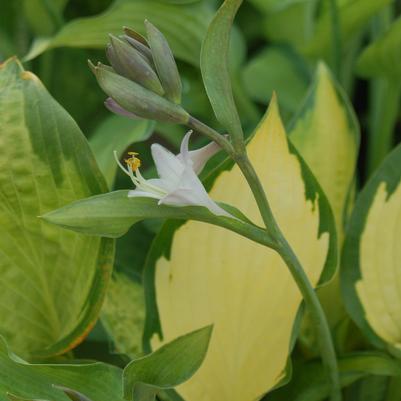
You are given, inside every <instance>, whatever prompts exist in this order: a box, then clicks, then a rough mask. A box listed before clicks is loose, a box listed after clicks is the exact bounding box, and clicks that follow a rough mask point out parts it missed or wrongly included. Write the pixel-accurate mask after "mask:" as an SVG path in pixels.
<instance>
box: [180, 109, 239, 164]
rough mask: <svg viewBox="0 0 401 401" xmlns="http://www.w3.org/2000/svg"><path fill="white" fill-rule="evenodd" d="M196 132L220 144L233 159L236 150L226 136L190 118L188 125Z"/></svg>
mask: <svg viewBox="0 0 401 401" xmlns="http://www.w3.org/2000/svg"><path fill="white" fill-rule="evenodd" d="M186 125H187V126H188V127H189V128H192V129H193V130H194V131H196V132H199V133H201V134H203V135H206V136H207V137H208V138H209V139H211V140H212V141H214V142H216V143H217V144H219V145H220V146H221V147H222V149H224V150H225V151H226V152H227V153H228V154H229V155H230V156H231V157H233V155H234V148H233V146H232V145H231V143H230V142H229V141H228V140H227V138H226V137H225V136H224V135H221V134H219V133H218V132H217V131H215V130H214V129H213V128H210V127H208V126H207V125H206V124H203V123H202V122H201V121H199V120H197V119H196V118H195V117H192V116H190V117H189V120H188V122H187V124H186Z"/></svg>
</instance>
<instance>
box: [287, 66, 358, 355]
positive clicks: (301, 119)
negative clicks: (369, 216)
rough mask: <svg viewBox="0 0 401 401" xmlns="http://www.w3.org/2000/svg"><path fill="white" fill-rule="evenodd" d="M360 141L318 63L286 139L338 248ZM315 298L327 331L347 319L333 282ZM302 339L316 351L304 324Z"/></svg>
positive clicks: (348, 108)
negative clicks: (323, 202)
mask: <svg viewBox="0 0 401 401" xmlns="http://www.w3.org/2000/svg"><path fill="white" fill-rule="evenodd" d="M359 136H360V134H359V125H358V121H357V119H356V116H355V114H354V111H353V109H352V105H351V103H350V102H349V100H348V98H347V95H346V94H345V93H344V91H343V90H342V88H341V87H340V86H339V85H338V84H337V82H336V81H335V79H334V78H333V77H332V75H331V73H330V71H329V70H328V68H327V67H326V66H325V65H324V64H323V63H320V64H319V66H318V68H317V71H316V75H315V79H314V82H313V84H312V86H311V89H310V91H309V94H308V96H307V98H306V100H305V103H304V105H303V107H302V108H301V110H300V112H299V114H298V115H297V116H296V117H295V119H294V121H293V123H292V127H291V128H290V137H291V140H292V143H293V144H294V145H295V147H296V148H297V150H298V152H299V153H300V154H301V156H302V157H303V158H304V159H305V161H306V162H307V164H308V166H309V167H310V169H311V170H312V172H313V174H314V175H315V177H316V178H317V180H318V181H319V184H320V185H321V186H322V188H323V190H324V192H325V194H326V195H327V198H328V200H329V203H330V205H331V208H332V210H333V214H334V218H335V221H336V229H337V238H338V245H339V247H341V246H342V241H343V237H344V222H345V219H346V214H347V210H348V204H349V203H350V199H352V197H351V189H352V187H353V182H354V175H355V168H356V162H357V157H358V149H359ZM319 296H320V300H321V302H322V304H323V307H324V309H325V311H326V315H327V317H328V319H329V322H330V325H331V326H332V327H335V326H336V325H337V324H338V323H339V321H340V320H341V319H343V318H344V317H345V316H346V313H345V309H344V306H343V302H342V301H341V292H340V286H339V280H338V278H337V276H336V278H335V279H334V280H333V281H332V282H331V283H330V284H329V285H327V286H326V287H325V288H321V289H320V291H319ZM333 300H335V301H333ZM302 333H303V340H304V341H305V342H306V343H308V342H310V343H311V344H309V345H310V346H311V347H316V338H315V337H314V330H313V327H312V325H311V322H309V321H308V320H305V321H304V325H303V331H302ZM309 333H310V334H309ZM312 333H313V334H312Z"/></svg>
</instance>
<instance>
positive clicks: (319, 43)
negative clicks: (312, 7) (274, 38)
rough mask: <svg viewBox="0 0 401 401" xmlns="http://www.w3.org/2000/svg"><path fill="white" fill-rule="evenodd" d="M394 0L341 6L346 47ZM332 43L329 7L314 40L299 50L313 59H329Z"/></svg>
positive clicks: (356, 0) (358, 1) (360, 0)
mask: <svg viewBox="0 0 401 401" xmlns="http://www.w3.org/2000/svg"><path fill="white" fill-rule="evenodd" d="M391 1H392V0H352V1H343V2H341V3H340V4H339V7H338V13H339V22H340V32H341V40H342V43H344V44H345V45H346V44H347V43H350V39H351V38H352V37H353V36H355V35H357V34H358V33H359V32H360V31H361V30H362V29H363V28H364V27H365V26H366V24H367V23H368V21H369V20H370V18H371V17H372V16H373V15H375V14H376V13H377V12H378V11H380V10H381V9H383V8H384V7H385V6H386V5H388V4H390V3H391ZM331 41H332V22H331V14H330V10H329V7H327V9H326V10H325V12H323V13H322V15H321V16H319V18H318V20H317V22H316V27H315V30H314V33H313V36H312V39H311V40H310V41H308V42H307V44H306V45H304V46H301V47H300V48H299V49H300V51H301V52H302V53H304V54H306V55H308V56H312V57H315V58H317V57H329V54H330V49H331Z"/></svg>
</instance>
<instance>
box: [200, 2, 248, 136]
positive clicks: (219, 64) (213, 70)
mask: <svg viewBox="0 0 401 401" xmlns="http://www.w3.org/2000/svg"><path fill="white" fill-rule="evenodd" d="M241 3H242V0H226V1H225V2H224V3H223V5H222V6H221V7H220V9H219V10H218V12H217V14H216V15H215V17H214V18H213V21H212V22H211V24H210V26H209V29H208V31H207V34H206V37H205V40H204V41H203V45H202V52H201V71H202V78H203V82H204V84H205V88H206V92H207V95H208V97H209V100H210V103H211V104H212V107H213V110H214V113H215V114H216V117H217V120H218V121H219V122H220V123H221V124H222V125H223V127H224V128H225V129H226V130H227V131H228V132H229V133H230V134H233V135H235V136H237V137H239V136H241V135H242V128H241V122H240V120H239V116H238V112H237V108H236V106H235V102H234V96H233V92H232V88H231V79H230V73H229V70H228V52H229V43H230V32H231V27H232V24H233V20H234V17H235V14H236V12H237V10H238V8H239V6H240V5H241Z"/></svg>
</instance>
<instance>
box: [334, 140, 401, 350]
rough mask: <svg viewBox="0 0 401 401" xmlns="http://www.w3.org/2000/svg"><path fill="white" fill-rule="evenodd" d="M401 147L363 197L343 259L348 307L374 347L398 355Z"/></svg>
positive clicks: (400, 334)
mask: <svg viewBox="0 0 401 401" xmlns="http://www.w3.org/2000/svg"><path fill="white" fill-rule="evenodd" d="M400 165H401V145H398V146H397V147H396V148H395V149H394V150H393V151H392V152H391V153H390V154H389V156H388V157H387V158H386V159H385V160H384V162H383V163H382V165H381V166H380V167H379V169H378V171H377V172H376V174H375V175H374V176H373V177H372V178H371V180H370V181H369V182H368V184H367V185H366V187H365V188H364V189H363V191H362V192H361V194H360V196H359V198H358V200H357V202H356V205H355V208H354V212H353V214H352V217H351V220H350V223H349V227H348V229H347V235H346V240H345V245H344V253H343V259H342V265H343V271H342V277H341V278H342V286H343V291H344V298H345V301H346V306H347V308H348V311H349V313H350V315H351V316H352V318H353V319H354V320H355V322H356V323H357V324H358V326H359V327H360V328H361V329H362V331H363V332H364V334H365V335H366V336H367V337H368V338H369V339H370V340H371V341H372V342H373V343H374V344H375V345H377V346H381V347H387V348H388V349H390V350H391V351H394V352H395V353H398V354H399V355H401V352H400V351H401V307H400V305H401V272H400V269H399V267H400V260H401V248H400V247H399V238H400V237H401V170H400Z"/></svg>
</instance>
